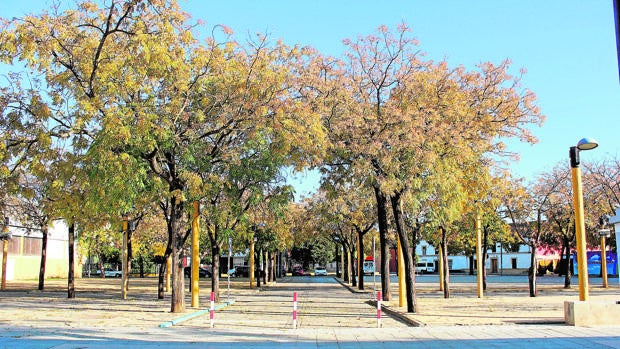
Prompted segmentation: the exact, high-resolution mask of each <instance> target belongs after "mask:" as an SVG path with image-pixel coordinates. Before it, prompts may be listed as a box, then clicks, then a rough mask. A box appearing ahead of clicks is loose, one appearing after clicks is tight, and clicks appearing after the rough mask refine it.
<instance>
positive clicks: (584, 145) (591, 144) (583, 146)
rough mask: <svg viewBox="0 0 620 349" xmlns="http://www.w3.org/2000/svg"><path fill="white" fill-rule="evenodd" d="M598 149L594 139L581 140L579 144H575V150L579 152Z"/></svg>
mask: <svg viewBox="0 0 620 349" xmlns="http://www.w3.org/2000/svg"><path fill="white" fill-rule="evenodd" d="M596 147H598V142H597V141H596V140H595V139H594V138H588V137H586V138H582V139H581V140H580V141H579V142H577V149H579V150H590V149H594V148H596Z"/></svg>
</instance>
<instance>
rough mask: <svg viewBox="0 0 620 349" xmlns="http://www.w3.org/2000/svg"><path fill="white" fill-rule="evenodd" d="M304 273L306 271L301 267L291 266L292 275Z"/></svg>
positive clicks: (302, 274)
mask: <svg viewBox="0 0 620 349" xmlns="http://www.w3.org/2000/svg"><path fill="white" fill-rule="evenodd" d="M304 275H306V272H305V271H304V268H302V267H294V268H293V276H304Z"/></svg>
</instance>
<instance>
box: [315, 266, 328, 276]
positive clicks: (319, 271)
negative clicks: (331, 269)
mask: <svg viewBox="0 0 620 349" xmlns="http://www.w3.org/2000/svg"><path fill="white" fill-rule="evenodd" d="M314 276H327V269H325V267H316V268H314Z"/></svg>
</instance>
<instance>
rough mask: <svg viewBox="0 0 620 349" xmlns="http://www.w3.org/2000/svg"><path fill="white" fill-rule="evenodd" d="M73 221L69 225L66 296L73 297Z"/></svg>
mask: <svg viewBox="0 0 620 349" xmlns="http://www.w3.org/2000/svg"><path fill="white" fill-rule="evenodd" d="M74 245H75V222H74V221H73V220H72V221H71V225H69V274H68V275H67V279H68V281H67V295H68V298H75V254H74V252H73V251H74V247H75V246H74Z"/></svg>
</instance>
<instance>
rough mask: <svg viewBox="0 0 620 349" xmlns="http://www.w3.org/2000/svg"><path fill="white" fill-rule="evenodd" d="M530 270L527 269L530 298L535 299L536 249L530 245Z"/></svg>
mask: <svg viewBox="0 0 620 349" xmlns="http://www.w3.org/2000/svg"><path fill="white" fill-rule="evenodd" d="M530 248H531V251H530V269H528V272H527V277H528V281H529V288H530V297H536V296H537V294H538V292H537V290H536V267H537V265H536V247H535V246H534V245H533V244H532V245H530Z"/></svg>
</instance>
